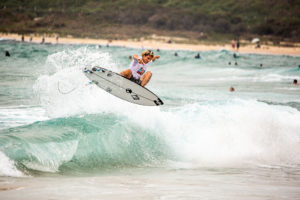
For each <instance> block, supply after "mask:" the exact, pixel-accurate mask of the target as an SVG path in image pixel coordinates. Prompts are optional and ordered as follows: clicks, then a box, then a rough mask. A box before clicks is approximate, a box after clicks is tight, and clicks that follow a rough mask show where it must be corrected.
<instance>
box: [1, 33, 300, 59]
mask: <svg viewBox="0 0 300 200" xmlns="http://www.w3.org/2000/svg"><path fill="white" fill-rule="evenodd" d="M21 37H22V36H21V35H19V34H12V33H10V34H5V33H0V38H3V39H13V40H16V41H21ZM30 37H32V41H31V42H33V43H41V41H42V38H43V37H42V36H31V35H25V36H24V41H25V42H29V39H30ZM44 38H45V43H52V44H56V43H59V44H98V45H107V44H109V46H122V47H134V48H150V49H169V50H191V51H211V50H221V49H225V50H229V51H237V50H236V49H233V48H232V47H231V44H227V45H206V44H185V43H176V42H172V43H168V42H164V41H161V40H159V41H158V40H154V39H153V40H142V41H137V40H111V41H108V40H105V39H91V38H74V37H71V36H69V37H59V38H58V41H57V40H56V37H55V36H45V37H44ZM255 46H256V45H255V44H251V43H249V44H246V45H245V44H242V45H241V47H240V48H239V50H238V52H239V53H255V54H275V55H300V47H298V46H297V47H280V46H273V45H261V48H255Z"/></svg>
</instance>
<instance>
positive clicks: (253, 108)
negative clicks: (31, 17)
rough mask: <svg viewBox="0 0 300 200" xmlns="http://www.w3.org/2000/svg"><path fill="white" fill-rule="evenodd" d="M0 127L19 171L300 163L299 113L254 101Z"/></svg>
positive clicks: (6, 150) (5, 146)
mask: <svg viewBox="0 0 300 200" xmlns="http://www.w3.org/2000/svg"><path fill="white" fill-rule="evenodd" d="M100 109H101V108H99V111H98V112H99V113H98V114H86V115H78V116H72V117H64V118H55V119H51V120H46V121H41V122H35V123H33V124H30V125H26V126H23V127H16V128H10V129H6V130H2V131H1V136H0V137H1V140H0V141H1V143H0V144H1V146H0V149H1V151H2V152H4V153H5V154H6V155H7V156H8V157H9V158H10V159H11V160H13V161H14V162H15V163H16V166H17V167H18V169H21V170H22V172H24V173H29V174H34V171H35V170H38V171H43V172H56V173H75V172H78V171H81V172H87V171H91V170H98V171H101V170H105V169H106V168H119V167H131V166H135V167H136V166H162V165H168V163H169V162H175V163H176V162H178V163H186V164H187V165H189V166H190V167H203V166H205V167H206V166H223V167H224V166H231V167H232V166H235V167H236V166H245V165H273V164H274V165H297V164H300V159H299V156H298V155H299V153H300V135H299V131H298V130H299V128H300V125H299V123H298V122H299V120H300V112H299V111H298V110H296V109H293V108H290V107H286V106H279V105H268V104H265V103H262V102H257V101H244V100H234V101H229V102H228V101H225V102H224V101H213V102H206V103H200V104H199V103H194V104H188V105H185V106H183V107H177V108H170V109H169V110H165V111H162V110H147V111H145V110H142V109H136V110H130V111H128V112H127V111H124V110H120V111H119V112H117V111H114V112H101V110H100Z"/></svg>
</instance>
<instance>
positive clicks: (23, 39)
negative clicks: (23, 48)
mask: <svg viewBox="0 0 300 200" xmlns="http://www.w3.org/2000/svg"><path fill="white" fill-rule="evenodd" d="M21 41H22V42H24V41H25V38H24V34H22V37H21Z"/></svg>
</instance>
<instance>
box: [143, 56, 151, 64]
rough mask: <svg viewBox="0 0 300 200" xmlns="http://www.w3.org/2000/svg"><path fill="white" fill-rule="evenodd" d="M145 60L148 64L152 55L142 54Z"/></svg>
mask: <svg viewBox="0 0 300 200" xmlns="http://www.w3.org/2000/svg"><path fill="white" fill-rule="evenodd" d="M142 59H143V62H144V63H145V64H147V63H148V62H150V61H151V60H152V56H150V55H147V56H142Z"/></svg>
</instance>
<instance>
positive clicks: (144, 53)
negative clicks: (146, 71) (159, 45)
mask: <svg viewBox="0 0 300 200" xmlns="http://www.w3.org/2000/svg"><path fill="white" fill-rule="evenodd" d="M148 55H150V56H152V57H153V56H154V53H153V51H151V50H145V51H143V52H142V56H148Z"/></svg>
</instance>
